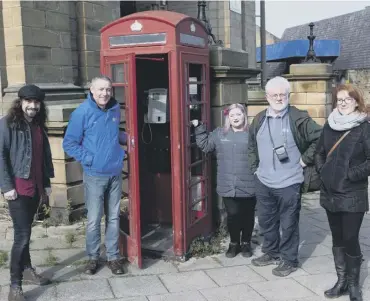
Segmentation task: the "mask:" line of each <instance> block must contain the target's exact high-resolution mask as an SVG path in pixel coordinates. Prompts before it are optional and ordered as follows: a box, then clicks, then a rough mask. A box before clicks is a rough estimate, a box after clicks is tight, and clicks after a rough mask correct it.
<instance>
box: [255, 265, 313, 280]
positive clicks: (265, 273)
mask: <svg viewBox="0 0 370 301" xmlns="http://www.w3.org/2000/svg"><path fill="white" fill-rule="evenodd" d="M249 267H250V268H251V269H252V270H253V271H255V272H256V273H257V274H258V275H261V276H262V277H263V278H265V279H267V280H279V279H281V277H278V276H275V275H273V274H272V270H273V269H274V268H275V267H276V266H274V265H268V266H264V267H256V266H253V265H250V266H249ZM304 275H309V274H308V273H307V272H306V271H304V270H303V269H301V268H298V269H297V270H296V271H295V272H293V273H291V274H290V275H288V276H287V277H285V278H293V277H295V276H304Z"/></svg>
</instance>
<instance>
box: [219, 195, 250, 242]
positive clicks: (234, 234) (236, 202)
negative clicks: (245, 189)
mask: <svg viewBox="0 0 370 301" xmlns="http://www.w3.org/2000/svg"><path fill="white" fill-rule="evenodd" d="M223 201H224V204H225V207H226V213H227V228H228V230H229V233H230V241H231V242H232V243H240V233H241V241H242V242H250V240H251V238H252V232H253V228H254V212H255V207H256V199H255V198H237V197H234V198H223Z"/></svg>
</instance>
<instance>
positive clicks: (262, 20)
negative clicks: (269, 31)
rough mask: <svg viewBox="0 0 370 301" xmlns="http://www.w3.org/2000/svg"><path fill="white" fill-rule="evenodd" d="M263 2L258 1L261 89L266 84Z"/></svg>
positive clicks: (264, 14)
mask: <svg viewBox="0 0 370 301" xmlns="http://www.w3.org/2000/svg"><path fill="white" fill-rule="evenodd" d="M265 17H266V13H265V0H260V22H261V24H260V37H261V88H262V89H265V84H266V23H265Z"/></svg>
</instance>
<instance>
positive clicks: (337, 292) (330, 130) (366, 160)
mask: <svg viewBox="0 0 370 301" xmlns="http://www.w3.org/2000/svg"><path fill="white" fill-rule="evenodd" d="M333 104H334V107H335V109H334V110H333V112H332V113H331V114H330V115H329V118H328V121H327V123H326V124H325V126H324V128H323V132H322V134H321V137H320V140H319V142H318V145H317V154H316V158H315V159H316V168H317V171H318V172H319V174H320V176H321V180H322V187H321V193H320V203H321V206H322V207H324V208H325V209H326V214H327V216H328V221H329V225H330V229H331V233H332V236H333V255H334V263H335V268H336V271H337V275H338V281H337V283H336V284H335V285H334V287H333V288H331V289H329V290H327V291H325V296H326V297H328V298H337V297H339V296H341V295H344V294H347V293H348V292H349V295H350V300H351V301H362V300H363V299H362V294H361V290H360V287H359V277H360V266H361V262H362V253H361V249H360V243H359V232H360V228H361V224H362V220H363V217H364V213H365V212H366V211H368V210H369V203H368V176H369V175H370V124H369V123H368V122H367V114H366V107H365V103H364V99H363V96H362V95H361V93H360V91H359V90H357V89H356V88H355V87H354V86H352V85H340V86H338V87H337V89H336V92H335V94H334V103H333Z"/></svg>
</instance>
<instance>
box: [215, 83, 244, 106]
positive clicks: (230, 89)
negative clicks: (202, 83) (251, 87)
mask: <svg viewBox="0 0 370 301" xmlns="http://www.w3.org/2000/svg"><path fill="white" fill-rule="evenodd" d="M211 91H212V92H211V95H212V96H211V105H212V106H222V105H225V104H232V103H246V102H247V97H248V95H247V93H248V86H247V85H246V84H244V83H241V81H240V80H234V81H225V82H223V81H220V82H218V83H217V84H214V86H213V87H211Z"/></svg>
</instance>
